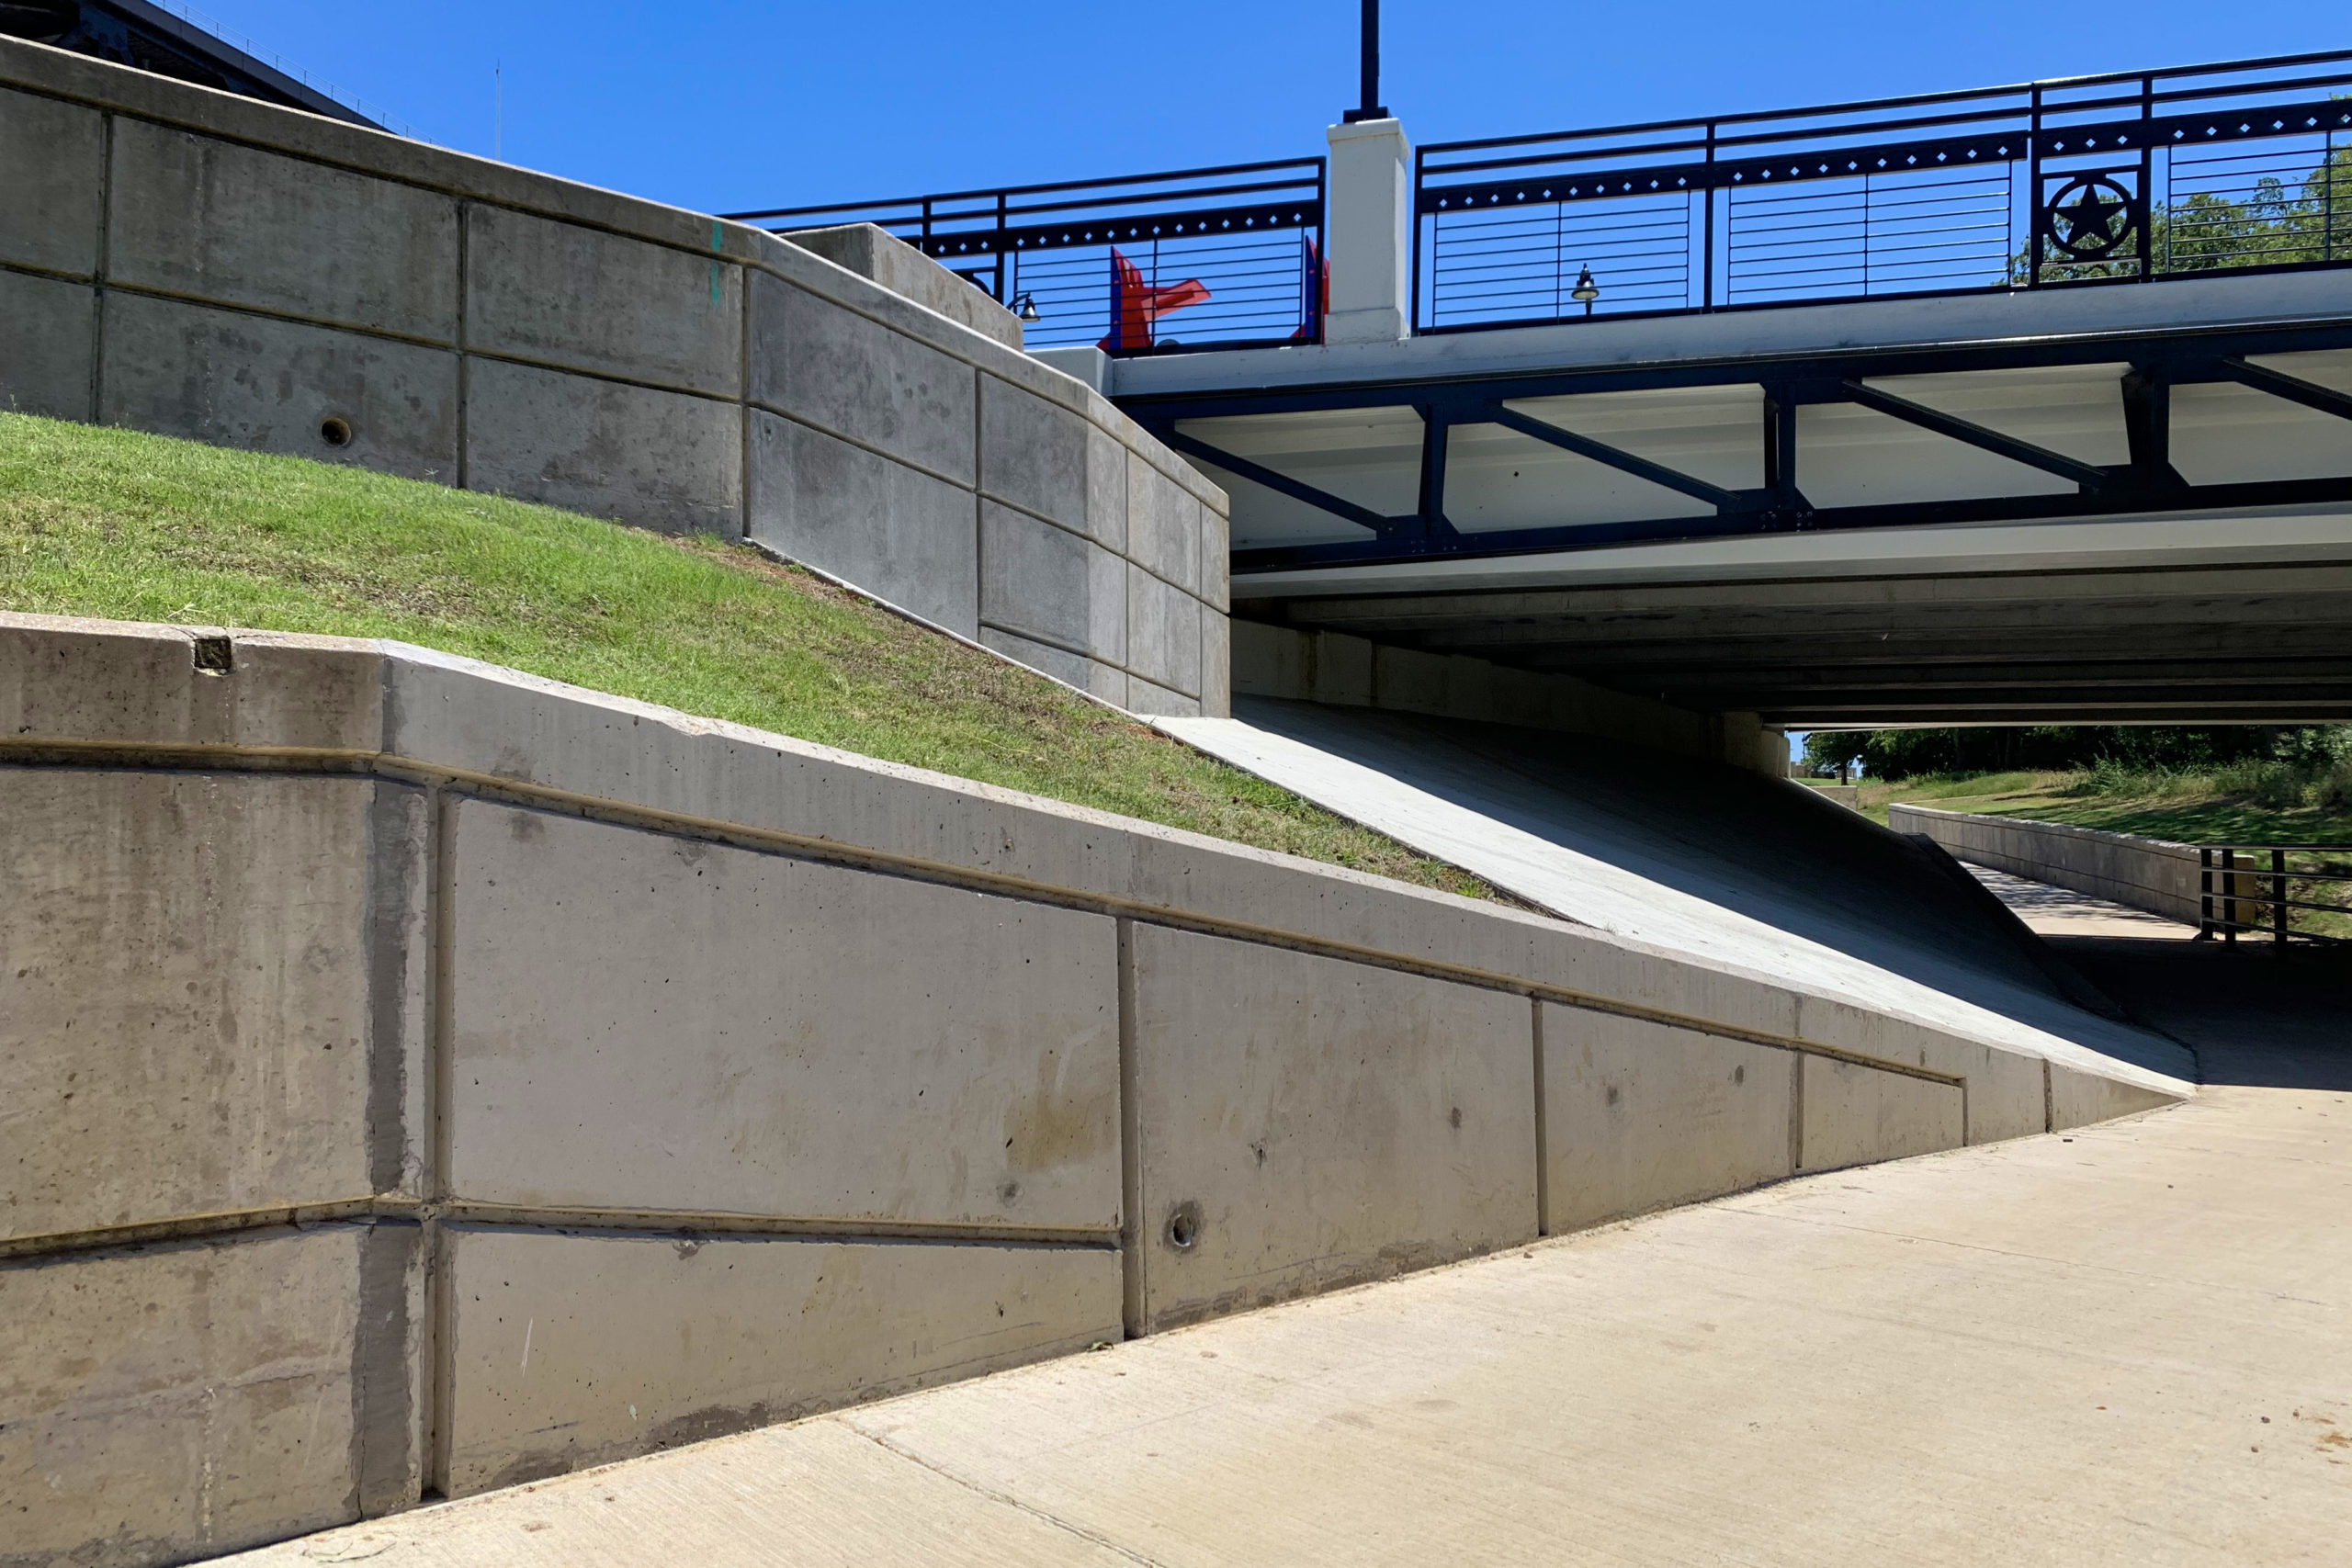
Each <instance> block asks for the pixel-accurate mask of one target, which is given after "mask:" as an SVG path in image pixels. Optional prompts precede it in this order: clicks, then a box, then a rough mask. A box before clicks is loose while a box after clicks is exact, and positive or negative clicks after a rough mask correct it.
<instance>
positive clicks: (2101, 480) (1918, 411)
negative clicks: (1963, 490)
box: [1839, 381, 2109, 490]
mask: <svg viewBox="0 0 2352 1568" xmlns="http://www.w3.org/2000/svg"><path fill="white" fill-rule="evenodd" d="M1839 389H1840V390H1842V391H1843V392H1844V393H1845V394H1846V397H1847V399H1848V400H1849V401H1851V402H1857V403H1860V404H1861V405H1862V407H1864V408H1866V409H1872V410H1875V411H1876V412H1880V413H1883V414H1887V415H1890V416H1891V417H1893V418H1895V419H1899V420H1902V421H1904V422H1905V423H1909V424H1916V425H1917V426H1918V427H1919V428H1920V429H1922V430H1932V431H1934V432H1935V433H1936V434H1938V435H1948V436H1950V437H1951V439H1952V440H1954V441H1964V442H1966V443H1967V444H1968V445H1969V446H1976V447H1981V448H1982V449H1984V450H1985V451H1987V452H1990V453H1992V454H1993V455H1995V456H1996V457H2007V459H2008V460H2009V461H2010V462H2012V463H2023V464H2024V465H2025V466H2026V467H2028V468H2040V469H2041V470H2042V471H2043V472H2044V473H2052V474H2056V475H2057V476H2058V477H2059V478H2060V479H2072V480H2074V481H2075V483H2076V484H2078V485H2081V486H2082V487H2083V488H2084V489H2085V490H2098V488H2100V487H2101V486H2103V485H2105V484H2106V483H2107V482H2108V479H2109V475H2108V471H2107V470H2106V469H2105V468H2098V466H2096V465H2094V464H2090V463H2083V462H2077V461H2076V460H2075V459H2074V458H2072V457H2067V456H2066V455H2065V454H2064V453H2063V452H2052V450H2050V448H2048V447H2047V446H2035V445H2034V444H2033V443H2032V442H2030V441H2020V440H2018V438H2017V437H2016V436H2014V435H2004V434H2001V433H2000V432H1999V431H1997V430H1991V429H1987V428H1986V427H1985V426H1984V425H1981V424H1978V423H1976V422H1975V421H1973V420H1968V419H1962V418H1961V417H1960V416H1959V415H1958V414H1952V413H1946V412H1943V411H1942V410H1940V409H1931V408H1929V407H1928V405H1927V404H1925V403H1915V402H1913V401H1912V400H1910V399H1908V398H1898V397H1896V396H1895V395H1894V393H1892V392H1883V391H1880V390H1879V389H1877V388H1876V387H1873V386H1871V385H1869V384H1868V383H1867V382H1863V381H1846V382H1842V383H1840V387H1839Z"/></svg>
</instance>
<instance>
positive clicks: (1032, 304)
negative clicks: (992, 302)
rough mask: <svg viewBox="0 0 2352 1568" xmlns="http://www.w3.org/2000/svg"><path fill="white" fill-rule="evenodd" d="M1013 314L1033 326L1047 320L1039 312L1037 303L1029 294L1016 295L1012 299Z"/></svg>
mask: <svg viewBox="0 0 2352 1568" xmlns="http://www.w3.org/2000/svg"><path fill="white" fill-rule="evenodd" d="M1012 313H1013V314H1014V315H1016V316H1018V317H1020V318H1021V319H1022V320H1023V321H1027V322H1029V323H1031V324H1032V325H1035V323H1037V322H1039V321H1044V320H1045V319H1046V318H1045V317H1044V316H1043V315H1042V314H1040V313H1039V312H1038V310H1037V301H1036V300H1035V299H1031V298H1030V297H1029V296H1028V295H1027V294H1016V295H1014V296H1013V297H1012Z"/></svg>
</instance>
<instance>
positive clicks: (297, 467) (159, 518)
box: [0, 414, 1494, 897]
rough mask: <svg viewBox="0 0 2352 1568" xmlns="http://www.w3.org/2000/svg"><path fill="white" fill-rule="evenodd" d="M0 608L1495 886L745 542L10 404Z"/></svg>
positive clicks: (1399, 873)
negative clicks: (333, 658)
mask: <svg viewBox="0 0 2352 1568" xmlns="http://www.w3.org/2000/svg"><path fill="white" fill-rule="evenodd" d="M0 610H17V611H29V612H36V613H40V614H46V615H93V616H101V617H105V618H107V619H112V620H125V621H169V622H177V623H180V624H183V625H197V626H250V627H255V628H259V629H264V630H270V631H286V632H310V633H319V634H326V635H333V636H343V637H392V638H398V639H400V640H401V641H404V642H413V643H418V644H422V645H424V646H425V647H428V648H435V649H443V650H445V651H447V652H450V653H457V654H463V655H467V656H469V657H472V658H475V659H481V660H489V661H490V662H492V663H495V664H503V665H506V666H509V667H511V668H514V669H516V670H523V671H529V672H530V673H532V674H535V675H542V676H546V677H548V678H549V679H552V680H557V681H564V682H571V684H574V685H579V686H586V687H590V688H592V689H594V690H596V691H602V692H613V693H617V694H621V695H624V696H629V697H635V698H638V699H639V700H641V701H645V702H650V703H659V704H662V705H664V706H668V707H673V708H679V709H683V710H684V711H685V712H687V713H692V714H699V715H704V716H709V717H714V718H724V719H731V720H734V721H736V722H738V723H741V724H747V725H752V726H755V727H756V728H761V729H766V730H773V731H775V732H777V733H779V734H784V735H790V736H795V737H797V738H799V739H804V740H812V741H817V742H820V743H821V744H823V745H827V746H835V747H839V748H841V749H842V750H848V751H855V752H859V753H862V754H863V755H865V756H868V757H878V758H882V759H884V760H886V761H893V762H904V763H908V764H910V765H913V766H916V767H922V768H932V769H936V770H937V771H939V772H941V773H953V774H956V775H958V776H959V777H963V778H967V779H978V780H980V781H982V782H985V783H988V784H1001V785H1003V786H1005V787H1007V788H1009V789H1017V790H1025V791H1028V792H1030V793H1032V794H1035V795H1046V796H1048V797H1050V798H1052V799H1055V800H1061V801H1067V802H1069V803H1070V804H1072V805H1076V806H1087V807H1096V808H1098V809H1100V810H1103V811H1113V812H1117V813H1119V814H1121V815H1123V816H1127V817H1136V818H1142V819H1144V820H1145V821H1148V822H1158V823H1162V824H1165V825H1166V826H1169V827H1172V828H1184V829H1191V830H1193V831H1194V832H1199V833H1207V834H1211V835H1214V836H1216V837H1217V838H1221V839H1229V840H1234V841H1235V842H1237V843H1243V844H1250V845H1255V846H1256V847H1258V848H1260V849H1267V850H1277V851H1281V852H1285V853H1288V854H1295V855H1302V856H1305V857H1306V858H1308V859H1310V860H1318V861H1324V862H1327V863H1331V864H1335V865H1344V866H1350V867H1353V868H1355V869H1357V870H1360V871H1367V872H1372V873H1375V874H1380V875H1383V876H1392V877H1397V878H1398V879H1400V880H1403V881H1406V882H1412V883H1418V884H1420V885H1421V886H1429V887H1437V888H1442V889H1444V890H1446V891H1448V892H1453V893H1462V894H1467V895H1469V896H1471V897H1493V896H1494V895H1493V892H1492V890H1491V889H1490V888H1488V887H1487V886H1486V885H1485V884H1484V883H1482V882H1480V881H1478V880H1477V879H1476V878H1475V877H1473V876H1471V875H1469V874H1467V873H1465V872H1463V871H1460V870H1458V869H1456V868H1454V867H1453V866H1450V865H1447V864H1445V863H1442V862H1440V861H1435V860H1431V859H1430V858H1429V857H1427V856H1425V855H1421V854H1419V853H1416V852H1413V851H1411V850H1409V849H1408V848H1406V847H1405V846H1403V845H1401V844H1398V843H1397V842H1396V841H1395V840H1390V839H1387V838H1385V837H1383V836H1382V835H1380V834H1377V833H1374V832H1371V831H1369V830H1367V829H1363V828H1359V827H1357V826H1355V825H1354V824H1352V823H1350V822H1348V821H1346V820H1345V819H1343V818H1339V817H1335V816H1333V815H1332V814H1330V813H1329V812H1327V811H1325V810H1323V809H1321V808H1320V807H1316V806H1314V805H1311V804H1309V803H1308V802H1306V801H1305V800H1302V799H1300V798H1299V797H1298V796H1296V795H1291V794H1289V793H1288V792H1287V791H1284V790H1281V789H1277V788H1275V787H1273V786H1272V785H1271V784H1265V783H1263V782H1261V781H1260V780H1258V779H1255V778H1252V777H1250V775H1249V774H1247V773H1240V772H1238V771H1237V770H1235V769H1233V768H1230V767H1227V766H1226V765H1225V764H1223V763H1221V762H1217V761H1212V760H1211V759H1209V758H1206V757H1204V756H1202V755H1201V754H1200V753H1198V752H1196V751H1194V750H1192V749H1191V748H1189V747H1186V746H1182V745H1179V744H1177V743H1176V742H1174V741H1172V740H1170V739H1167V738H1166V737H1164V736H1162V735H1159V733H1157V732H1156V731H1154V730H1152V729H1150V728H1148V727H1147V726H1144V725H1140V724H1136V723H1134V722H1133V721H1131V720H1128V719H1125V718H1123V717H1121V716H1119V715H1117V714H1114V713H1112V712H1109V711H1108V710H1106V709H1103V708H1102V707H1100V706H1097V705H1094V704H1092V703H1090V702H1088V701H1086V700H1085V699H1083V698H1081V697H1080V696H1078V695H1076V694H1073V693H1071V692H1069V690H1067V689H1066V688H1063V687H1061V686H1058V685H1056V684H1055V683H1054V682H1049V681H1047V680H1046V679H1045V678H1043V677H1042V676H1038V675H1035V674H1032V673H1030V672H1029V671H1024V670H1021V669H1018V668H1016V667H1013V666H1011V665H1007V664H1004V663H1002V662H1001V661H1000V660H995V659H992V658H989V656H987V655H986V654H982V653H979V652H977V651H975V650H973V649H969V648H966V647H963V646H961V645H959V644H957V643H955V642H952V641H950V640H949V639H947V638H945V637H939V636H936V635H934V634H933V633H930V632H926V631H923V630H922V628H920V627H917V626H911V625H910V624H909V623H907V622H905V621H903V620H900V619H899V618H898V617H897V616H895V615H890V614H889V613H888V612H887V611H884V610H881V609H879V608H877V607H876V606H875V605H873V604H869V603H867V602H866V601H865V600H863V599H861V598H859V597H857V596H856V595H854V594H852V593H846V592H841V591H839V590H837V589H834V588H832V587H831V586H830V585H828V584H826V583H824V582H822V581H820V580H818V579H816V578H814V577H811V576H810V575H809V574H808V573H807V572H804V571H800V570H795V569H793V568H790V567H786V566H782V565H779V564H777V563H775V562H774V561H772V560H770V559H768V558H766V557H764V556H763V555H761V554H760V553H759V552H758V551H756V550H754V549H752V548H749V547H741V546H729V545H725V544H722V543H720V542H718V541H717V540H715V539H709V538H700V537H684V538H680V537H672V536H664V535H659V534H651V533H646V532H643V531H640V530H637V529H631V528H624V527H621V526H619V525H616V524H612V523H605V522H599V521H596V520H594V519H591V518H586V517H580V516H576V515H573V514H572V513H564V512H558V511H555V510H554V509H552V508H549V507H544V506H532V505H527V504H525V503H523V502H513V501H505V500H502V499H500V498H498V497H495V496H488V495H481V494H475V493H471V492H469V491H452V490H445V489H443V488H442V487H440V486H438V485H432V484H422V483H417V482H415V481H413V480H407V479H389V478H386V477H384V476H383V475H380V474H372V473H367V472H363V471H361V470H358V469H356V468H337V467H334V466H332V465H328V464H324V463H314V462H309V461H305V460H303V459H300V458H293V457H262V456H258V455H255V454H252V453H245V452H230V451H223V450H221V449H220V448H217V447H210V446H198V445H196V444H194V443H191V442H185V441H172V440H167V439H164V438H163V437H160V436H153V435H141V434H133V433H131V432H129V431H121V430H103V429H95V428H92V427H89V426H86V425H77V424H66V423H58V422H55V421H51V420H41V419H33V418H29V417H27V416H24V415H18V414H0Z"/></svg>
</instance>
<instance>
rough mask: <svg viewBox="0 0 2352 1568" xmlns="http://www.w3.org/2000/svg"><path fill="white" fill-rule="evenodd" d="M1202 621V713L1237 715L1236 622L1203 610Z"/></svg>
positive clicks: (1224, 715) (1207, 715) (1208, 715)
mask: <svg viewBox="0 0 2352 1568" xmlns="http://www.w3.org/2000/svg"><path fill="white" fill-rule="evenodd" d="M1200 622H1201V713H1202V715H1203V716H1204V717H1207V718H1231V717H1232V716H1233V639H1232V637H1231V635H1230V634H1231V630H1232V623H1230V622H1229V621H1227V619H1226V618H1225V617H1224V616H1223V615H1216V614H1213V613H1212V612H1210V611H1208V610H1205V609H1204V610H1203V611H1202V612H1201V614H1200Z"/></svg>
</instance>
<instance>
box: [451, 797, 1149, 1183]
mask: <svg viewBox="0 0 2352 1568" xmlns="http://www.w3.org/2000/svg"><path fill="white" fill-rule="evenodd" d="M456 853H457V859H456V873H455V875H456V883H455V886H454V887H453V889H452V891H451V894H450V896H451V897H453V898H454V899H455V900H456V905H455V909H456V922H457V944H458V947H457V954H456V960H455V969H454V973H453V976H452V981H451V987H452V991H453V996H454V1001H453V1006H454V1014H453V1027H454V1037H453V1047H452V1048H453V1051H454V1057H453V1060H454V1064H455V1066H454V1067H453V1069H452V1078H451V1090H450V1093H451V1100H450V1115H451V1118H452V1122H453V1132H452V1133H451V1134H450V1138H451V1152H450V1182H451V1187H452V1190H454V1191H455V1192H456V1193H457V1194H458V1196H460V1197H462V1198H466V1199H469V1200H473V1201H487V1202H500V1203H511V1204H518V1205H522V1206H525V1207H530V1208H588V1209H626V1210H637V1211H645V1210H656V1211H680V1210H695V1211H701V1212H708V1213H741V1214H768V1215H791V1216H805V1217H818V1218H825V1219H834V1220H868V1221H915V1222H932V1223H954V1224H989V1225H1002V1226H1020V1227H1043V1228H1047V1229H1055V1228H1060V1229H1069V1228H1079V1227H1088V1226H1093V1227H1105V1228H1109V1227H1115V1226H1116V1225H1117V1224H1118V1216H1119V1154H1118V1096H1119V1073H1118V979H1117V953H1116V942H1115V935H1114V926H1113V922H1112V921H1111V920H1110V919H1107V918H1106V917H1103V916H1099V915H1089V914H1082V913H1079V912H1077V911H1074V910H1069V909H1057V908H1049V907H1046V906H1041V905H1034V904H1020V903H1015V902H1012V900H1009V899H1003V898H996V897H989V896H986V895H983V894H977V893H971V892H967V891H964V890H961V889H956V888H948V887H940V886H933V885H932V884H928V883H921V882H910V881H907V880H904V879H900V878H895V877H885V876H876V875H874V874H870V873H866V872H859V871H852V870H848V869H844V868H842V867H838V866H829V865H822V864H817V863H810V862H807V861H795V860H787V859H784V858H782V857H779V856H775V855H763V854H756V853H753V852H750V851H747V850H739V849H730V848H727V847H724V846H721V845H716V844H710V843H707V842H701V841H696V840H682V839H675V838H671V837H668V836H665V835H662V834H657V833H649V832H644V831H640V830H639V829H628V828H616V827H610V826H606V825H604V824H600V823H591V822H584V821H582V820H580V819H578V818H566V817H555V816H549V815H547V814H544V813H540V812H533V811H523V810H517V809H515V808H512V807H501V806H494V805H490V804H488V803H484V802H479V801H468V802H466V803H465V804H464V805H463V806H462V807H460V808H459V810H458V826H457V852H456ZM885 1127H887V1128H888V1129H889V1130H890V1131H889V1133H888V1135H887V1136H877V1135H876V1132H877V1129H880V1128H885ZM583 1134H591V1135H585V1136H583Z"/></svg>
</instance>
